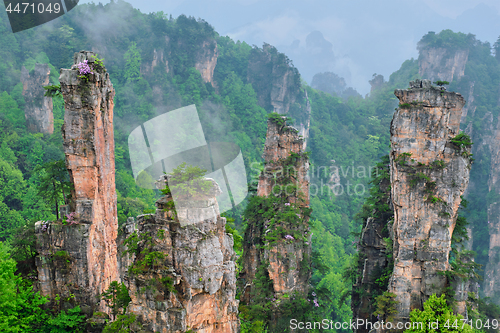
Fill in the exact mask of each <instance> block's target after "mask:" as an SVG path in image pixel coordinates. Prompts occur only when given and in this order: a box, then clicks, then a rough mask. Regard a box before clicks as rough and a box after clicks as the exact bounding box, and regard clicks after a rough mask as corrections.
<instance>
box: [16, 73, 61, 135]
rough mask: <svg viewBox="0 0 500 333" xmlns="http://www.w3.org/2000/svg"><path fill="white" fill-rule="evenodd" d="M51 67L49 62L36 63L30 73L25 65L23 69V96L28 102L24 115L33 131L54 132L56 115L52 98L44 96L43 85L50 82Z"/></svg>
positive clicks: (28, 126)
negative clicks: (53, 110)
mask: <svg viewBox="0 0 500 333" xmlns="http://www.w3.org/2000/svg"><path fill="white" fill-rule="evenodd" d="M49 74H50V68H49V65H47V64H35V69H34V70H33V71H32V72H31V73H29V72H28V70H27V69H26V68H24V66H23V67H22V69H21V82H22V83H23V96H24V100H25V101H26V104H25V106H24V116H25V118H26V127H27V128H28V130H29V131H30V132H33V133H47V134H52V133H53V132H54V115H53V113H52V98H51V97H46V96H44V94H45V89H43V86H46V85H48V84H49Z"/></svg>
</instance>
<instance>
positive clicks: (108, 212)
mask: <svg viewBox="0 0 500 333" xmlns="http://www.w3.org/2000/svg"><path fill="white" fill-rule="evenodd" d="M93 55H94V54H93V53H92V52H84V51H82V52H80V53H76V54H75V58H74V60H75V64H74V65H73V66H72V68H71V69H62V70H61V75H60V77H59V81H60V82H61V91H62V94H63V97H64V104H65V116H64V126H63V138H64V152H65V155H66V166H67V168H68V170H69V173H70V178H71V181H72V183H73V185H74V190H73V192H72V204H71V205H70V208H69V210H70V212H72V213H74V214H73V216H74V217H73V218H72V220H73V221H74V222H72V223H68V222H67V223H66V224H65V223H62V221H56V222H53V223H46V222H38V223H37V225H36V233H37V238H38V247H39V249H38V250H39V253H40V256H39V257H38V260H37V266H38V272H39V280H40V287H41V290H42V292H43V293H44V294H47V295H50V296H55V294H59V295H62V296H65V295H70V294H74V295H75V296H76V301H77V302H78V303H79V304H82V305H85V306H88V307H90V310H96V309H97V308H99V310H100V311H109V309H107V308H106V307H104V305H103V304H100V302H99V301H98V300H97V298H96V296H97V295H99V294H101V293H102V292H103V291H104V290H105V289H107V287H108V286H109V283H110V282H111V281H114V280H119V275H118V268H117V257H116V255H117V249H116V237H117V228H118V221H117V212H116V192H115V159H114V138H113V97H114V95H115V91H114V89H113V86H112V84H111V81H110V80H109V74H108V73H107V72H106V70H105V69H104V68H97V66H94V65H93V64H92V63H93V62H94V58H93ZM85 60H87V61H88V63H89V64H91V67H94V70H93V74H91V75H90V76H89V77H88V81H87V80H85V79H83V78H79V72H78V69H77V64H79V63H82V62H84V61H85ZM60 259H63V260H60Z"/></svg>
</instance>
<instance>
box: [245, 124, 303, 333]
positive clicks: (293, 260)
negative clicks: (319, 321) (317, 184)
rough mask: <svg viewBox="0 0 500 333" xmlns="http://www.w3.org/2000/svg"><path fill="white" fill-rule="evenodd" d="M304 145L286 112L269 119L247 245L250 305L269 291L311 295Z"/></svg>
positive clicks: (247, 300)
mask: <svg viewBox="0 0 500 333" xmlns="http://www.w3.org/2000/svg"><path fill="white" fill-rule="evenodd" d="M303 144H304V142H303V140H302V139H300V138H299V136H298V132H297V130H295V129H294V128H292V127H289V126H286V122H285V117H279V118H278V119H270V120H269V122H268V131H267V136H266V144H265V148H264V159H265V161H266V166H265V170H264V172H263V173H262V174H261V176H260V179H259V184H258V188H257V196H259V197H261V198H263V199H262V200H261V201H259V202H260V204H259V205H262V206H258V207H254V208H255V209H256V210H257V212H255V213H256V215H255V216H254V217H253V218H249V221H248V227H247V230H246V231H245V237H244V245H243V272H242V274H241V276H240V278H241V279H242V282H243V283H242V288H243V295H242V297H241V299H242V302H243V303H244V304H246V305H250V306H251V305H252V304H253V302H254V301H255V300H256V298H258V297H261V295H262V294H264V293H265V292H270V293H271V294H272V295H273V297H274V298H275V299H277V300H278V301H279V300H282V297H288V296H286V295H292V294H294V293H295V294H297V295H299V296H302V297H304V296H305V295H307V292H308V288H309V278H310V256H311V236H312V235H311V233H310V228H309V226H308V222H309V213H310V211H309V209H308V207H309V189H308V186H309V182H308V179H307V170H308V165H309V164H308V159H307V156H306V155H305V154H304V151H303ZM253 202H256V201H253ZM266 202H267V204H266ZM266 205H268V206H266ZM266 214H267V215H266ZM264 277H268V278H269V281H271V282H270V283H271V285H272V287H271V288H270V290H269V291H263V290H258V287H257V286H256V284H255V281H256V279H260V280H259V281H261V280H262V279H263V278H264ZM271 298H272V297H271ZM266 302H267V301H266ZM275 305H276V307H277V308H279V304H275ZM277 311H278V313H279V310H277ZM277 316H278V317H279V314H278V315H277ZM271 326H272V323H271Z"/></svg>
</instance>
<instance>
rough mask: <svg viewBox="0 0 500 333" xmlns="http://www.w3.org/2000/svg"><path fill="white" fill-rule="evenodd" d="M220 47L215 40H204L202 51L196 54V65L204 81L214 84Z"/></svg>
mask: <svg viewBox="0 0 500 333" xmlns="http://www.w3.org/2000/svg"><path fill="white" fill-rule="evenodd" d="M218 56H219V49H218V47H217V43H216V42H215V41H214V40H209V41H205V42H203V44H202V45H201V47H200V51H199V52H198V54H197V55H196V63H195V65H194V67H195V68H196V69H197V70H198V71H199V72H200V74H201V78H202V79H203V82H205V83H208V82H210V84H211V85H212V86H213V85H214V70H215V66H216V65H217V58H218Z"/></svg>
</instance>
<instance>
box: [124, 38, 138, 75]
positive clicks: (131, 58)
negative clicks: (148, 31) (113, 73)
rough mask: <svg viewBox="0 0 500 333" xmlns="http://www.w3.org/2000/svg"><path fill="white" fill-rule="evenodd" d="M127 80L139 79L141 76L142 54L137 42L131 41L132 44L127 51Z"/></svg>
mask: <svg viewBox="0 0 500 333" xmlns="http://www.w3.org/2000/svg"><path fill="white" fill-rule="evenodd" d="M124 58H125V73H124V75H123V77H124V78H125V80H127V81H128V80H132V81H133V80H138V79H139V78H140V76H141V54H140V53H139V50H138V49H137V44H136V43H135V42H132V43H130V46H129V48H128V50H127V52H126V53H125V56H124Z"/></svg>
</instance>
